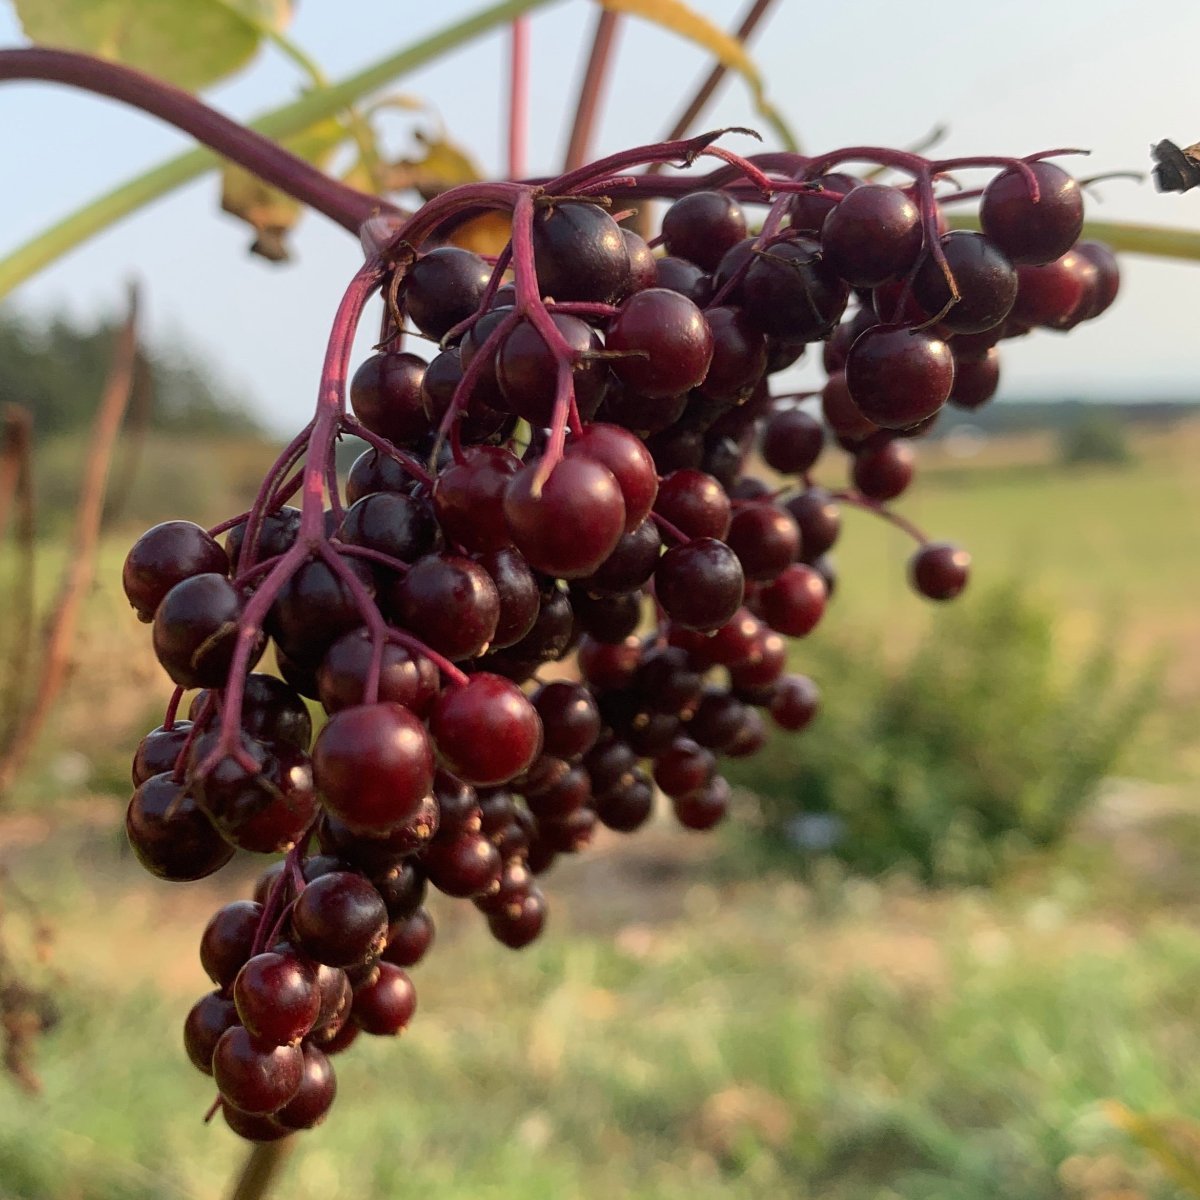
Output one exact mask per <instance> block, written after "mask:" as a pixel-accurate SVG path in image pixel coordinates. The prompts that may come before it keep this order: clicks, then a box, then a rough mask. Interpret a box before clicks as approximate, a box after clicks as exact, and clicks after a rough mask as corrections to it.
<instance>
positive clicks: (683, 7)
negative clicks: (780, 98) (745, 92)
mask: <svg viewBox="0 0 1200 1200" xmlns="http://www.w3.org/2000/svg"><path fill="white" fill-rule="evenodd" d="M599 3H600V4H601V6H602V7H604V8H607V9H608V10H609V11H610V12H618V13H629V14H630V15H631V16H635V17H641V18H642V19H643V20H644V21H651V22H653V23H654V24H655V25H661V26H662V27H663V28H664V29H669V30H670V31H671V32H672V33H677V34H678V35H679V36H680V37H683V38H687V39H688V41H691V42H695V43H696V44H697V45H698V46H703V47H704V49H706V50H708V51H709V52H710V53H711V54H712V55H713V57H714V58H716V60H717V61H718V62H719V63H721V64H722V65H723V66H724V67H726V68H727V69H728V70H730V71H736V72H737V73H738V74H739V75H741V76H742V78H743V79H745V81H746V83H747V84H748V85H749V87H750V92H751V94H752V95H753V96H754V106H755V108H757V109H758V111H759V113H760V114H761V115H762V116H763V118H764V119H765V120H767V121H769V122H770V123H771V125H772V126H773V127H774V129H775V132H776V133H777V134H778V136H779V138H780V140H781V141H782V142H783V144H784V146H785V148H786V149H788V150H794V149H795V148H796V139H795V138H794V137H793V136H792V133H791V131H790V130H789V129H788V128H787V126H786V124H785V123H784V121H783V118H782V117H781V116H780V115H779V113H778V112H776V110H775V108H774V107H773V106H772V105H771V104H770V103H769V102H768V101H767V97H766V92H765V89H764V87H763V81H762V75H761V74H760V73H759V70H758V68H757V67H756V66H755V65H754V62H753V61H752V59H751V58H750V55H749V54H747V53H746V47H745V46H744V45H742V43H741V42H739V41H738V39H737V38H735V37H733V36H732V35H731V34H728V33H726V32H725V30H723V29H722V28H720V26H718V25H714V24H713V23H712V21H710V20H709V19H708V18H707V17H705V16H702V15H701V14H700V13H698V12H696V10H695V9H694V8H692V7H691V6H690V5H688V4H684V3H683V0H599Z"/></svg>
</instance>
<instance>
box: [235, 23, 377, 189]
mask: <svg viewBox="0 0 1200 1200" xmlns="http://www.w3.org/2000/svg"><path fill="white" fill-rule="evenodd" d="M217 2H218V3H219V4H220V5H221V7H222V8H223V9H225V11H226V12H228V13H229V15H230V16H231V17H236V18H237V19H238V20H239V21H241V22H242V23H243V24H245V25H246V26H247V27H248V28H250V29H252V30H253V31H254V32H255V33H256V34H257V35H258V36H259V37H260V38H264V39H265V40H266V41H268V42H270V43H271V45H273V46H274V47H275V48H276V49H277V50H278V51H279V52H280V53H281V54H282V55H283V56H284V57H285V58H290V59H291V60H292V62H293V63H295V65H296V66H297V67H298V68H299V69H300V70H301V71H303V72H304V74H305V75H307V76H308V78H309V81H310V82H311V83H312V85H313V87H314V88H315V89H317V90H318V91H321V90H323V89H325V88H328V87H329V76H328V75H326V74H325V71H324V69H323V68H322V67H321V64H320V63H319V62H317V60H316V59H315V58H313V57H312V55H310V54H309V53H308V51H307V50H305V49H304V47H303V46H299V45H297V44H296V43H295V42H294V41H292V39H291V38H290V37H288V35H287V34H286V33H283V32H282V31H281V30H279V29H276V28H275V26H274V25H272V24H271V23H270V22H269V21H267V20H265V19H264V18H263V17H261V16H259V15H257V14H256V13H253V12H248V11H247V10H246V9H244V8H241V7H239V6H238V5H236V4H234V2H233V0H217ZM345 116H346V119H345V125H344V128H345V129H346V131H347V132H348V133H349V134H350V136H351V137H352V138H353V139H354V144H355V145H356V146H357V147H358V154H359V157H360V158H361V159H362V162H363V166H364V167H365V168H366V171H367V177H368V179H370V181H371V187H372V189H373V190H374V191H377V192H378V191H380V190H382V189H381V187H380V177H379V153H378V151H377V150H376V148H375V136H374V134H373V133H372V131H371V127H370V125H369V124H368V123H367V122H366V121H365V120H364V119H363V115H362V114H361V113H360V112H359V111H358V109H357V108H355V107H354V106H353V105H350V106H347V108H346V114H345Z"/></svg>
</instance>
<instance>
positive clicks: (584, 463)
mask: <svg viewBox="0 0 1200 1200" xmlns="http://www.w3.org/2000/svg"><path fill="white" fill-rule="evenodd" d="M638 294H639V295H644V294H645V293H638ZM539 465H540V464H538V463H536V462H535V463H531V464H530V465H529V466H527V467H524V468H523V469H522V470H521V471H520V472H519V473H518V474H517V475H515V476H514V477H513V478H512V480H511V482H510V483H509V485H508V490H507V491H506V492H505V494H504V516H505V518H506V519H507V521H508V528H509V532H510V534H511V535H512V540H513V543H514V545H515V546H516V547H517V549H518V550H519V551H520V552H521V553H522V554H523V555H524V556H525V558H526V559H527V560H528V562H529V564H530V566H532V567H534V568H535V569H536V570H539V571H542V572H544V573H545V574H547V575H553V576H555V577H557V578H559V579H577V578H579V577H581V576H584V575H590V574H591V573H592V572H593V571H594V570H595V569H596V568H597V567H598V566H599V565H600V564H601V563H602V562H603V561H604V560H605V559H606V558H607V557H608V556H609V555H610V554H611V553H612V551H613V549H614V548H615V547H616V544H617V542H618V541H619V540H620V538H621V535H622V534H623V533H624V532H625V500H624V498H623V496H622V495H621V489H620V487H619V486H618V484H617V480H616V477H615V476H614V475H613V473H612V472H611V471H610V470H609V469H608V468H607V467H605V466H603V465H602V464H600V463H598V462H596V461H594V460H593V459H590V458H584V457H581V456H573V457H569V458H564V459H562V460H561V461H560V462H559V463H558V464H557V465H556V466H555V468H554V470H553V471H551V473H550V477H549V478H548V479H547V480H546V481H545V484H544V485H543V486H542V489H541V494H540V495H535V494H534V486H535V480H536V478H537V475H538V470H539Z"/></svg>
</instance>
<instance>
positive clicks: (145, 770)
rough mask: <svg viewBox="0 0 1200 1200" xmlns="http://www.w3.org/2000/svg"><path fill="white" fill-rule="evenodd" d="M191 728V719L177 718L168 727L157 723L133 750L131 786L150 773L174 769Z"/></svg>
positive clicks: (143, 781)
mask: <svg viewBox="0 0 1200 1200" xmlns="http://www.w3.org/2000/svg"><path fill="white" fill-rule="evenodd" d="M191 729H192V723H191V721H178V720H177V721H176V722H175V724H174V725H173V726H172V727H171V728H170V729H165V728H164V727H163V726H161V725H159V726H158V727H157V728H155V729H152V730H150V732H149V733H148V734H146V736H145V737H144V738H142V740H141V741H140V742H139V743H138V748H137V750H135V751H134V755H133V767H132V770H131V774H132V776H133V786H134V787H138V786H139V785H140V784H143V783H145V782H146V780H147V779H149V778H150V776H151V775H161V774H162V773H163V772H164V771H174V770H175V765H176V763H177V762H178V761H179V754H180V752H181V751H182V750H183V747H184V745H185V744H186V742H187V740H188V735H189V734H190V732H191Z"/></svg>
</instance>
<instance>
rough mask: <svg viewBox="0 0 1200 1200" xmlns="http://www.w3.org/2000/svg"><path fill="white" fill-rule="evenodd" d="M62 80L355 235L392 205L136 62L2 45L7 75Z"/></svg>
mask: <svg viewBox="0 0 1200 1200" xmlns="http://www.w3.org/2000/svg"><path fill="white" fill-rule="evenodd" d="M6 79H7V80H18V79H26V80H29V79H33V80H41V81H43V82H46V83H62V84H66V85H68V86H70V87H77V88H80V89H82V90H83V91H88V92H93V93H95V94H96V95H98V96H107V97H108V98H109V99H111V100H120V101H121V102H122V103H124V104H128V105H130V106H131V107H133V108H136V109H139V110H140V111H141V112H144V113H148V114H150V115H151V116H154V117H158V118H159V120H161V121H165V122H166V123H167V124H168V125H172V126H174V127H175V128H176V129H178V130H180V131H181V132H182V133H186V134H188V135H190V136H191V137H192V138H194V139H195V140H196V141H197V142H199V143H200V144H201V145H202V146H207V147H208V148H209V149H210V150H213V151H215V152H216V153H217V154H220V155H221V156H222V157H223V158H227V159H229V160H230V161H231V162H235V163H237V164H238V165H239V166H241V167H245V168H246V169H247V170H249V171H253V172H254V174H255V175H258V176H259V177H260V178H262V179H264V180H266V182H267V183H270V184H273V185H274V186H275V187H278V188H280V189H281V190H282V191H285V192H287V193H288V195H290V196H293V197H294V198H295V199H297V200H300V201H301V202H302V203H304V204H307V205H308V206H309V207H311V208H314V209H316V210H317V211H318V212H320V213H323V214H324V215H325V216H327V217H329V218H330V219H331V220H333V221H336V222H337V223H338V224H339V225H341V226H342V227H343V228H345V229H348V230H350V231H351V232H352V233H357V232H358V227H359V226H360V225H361V224H362V223H363V222H364V221H365V220H366V219H367V217H369V216H370V215H371V214H372V213H373V212H375V211H376V210H378V209H380V208H389V207H392V206H391V205H389V204H387V202H386V201H381V200H379V199H378V198H377V197H375V196H371V195H368V194H367V193H366V192H360V191H359V190H358V189H357V188H352V187H350V186H349V185H348V184H344V183H342V182H340V181H339V180H336V179H333V178H332V177H331V176H329V175H326V174H325V172H324V171H322V170H320V169H319V168H317V167H314V166H313V165H312V164H311V163H309V162H306V161H305V160H304V159H302V158H300V157H299V156H297V155H295V154H292V153H291V151H289V150H285V149H284V148H283V147H282V146H281V145H279V144H278V143H277V142H274V141H272V140H271V139H270V138H267V137H263V135H262V134H260V133H256V132H255V131H254V130H253V129H250V128H248V127H247V126H245V125H241V124H239V123H238V122H237V121H234V120H232V119H231V118H229V117H226V116H225V115H223V114H222V113H219V112H217V111H216V109H214V108H211V107H209V105H207V104H205V103H204V101H203V100H200V99H198V98H197V97H195V96H193V95H192V94H191V93H190V92H185V91H184V90H183V89H182V88H177V87H175V86H174V85H172V84H169V83H164V82H162V80H159V79H154V78H153V77H152V76H149V75H145V74H143V73H142V72H141V71H135V70H134V69H133V68H132V67H126V66H123V65H121V64H120V63H115V62H109V61H108V60H107V59H102V58H93V57H92V56H91V55H90V54H77V53H75V52H74V51H71V50H48V49H44V48H42V47H40V46H34V47H30V48H28V49H22V50H0V80H6Z"/></svg>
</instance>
